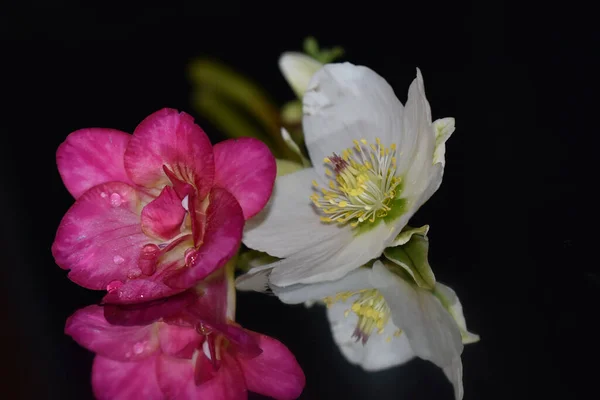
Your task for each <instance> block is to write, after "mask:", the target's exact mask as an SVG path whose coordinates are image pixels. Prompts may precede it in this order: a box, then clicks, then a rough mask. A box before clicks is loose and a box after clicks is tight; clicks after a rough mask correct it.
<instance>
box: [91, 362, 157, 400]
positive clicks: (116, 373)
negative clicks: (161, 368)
mask: <svg viewBox="0 0 600 400" xmlns="http://www.w3.org/2000/svg"><path fill="white" fill-rule="evenodd" d="M156 358H157V357H156V356H154V357H149V358H146V359H144V360H141V361H115V360H111V359H109V358H104V357H101V356H96V358H95V359H94V364H93V366H92V388H93V390H94V396H95V397H96V398H97V399H98V400H138V399H144V400H164V399H166V397H165V395H164V394H163V393H162V391H161V390H160V386H159V385H158V380H157V377H156Z"/></svg>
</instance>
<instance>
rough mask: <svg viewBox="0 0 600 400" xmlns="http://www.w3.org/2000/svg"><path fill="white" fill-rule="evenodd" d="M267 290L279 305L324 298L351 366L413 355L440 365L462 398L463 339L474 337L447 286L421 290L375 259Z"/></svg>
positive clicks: (382, 364)
mask: <svg viewBox="0 0 600 400" xmlns="http://www.w3.org/2000/svg"><path fill="white" fill-rule="evenodd" d="M271 289H272V290H273V292H274V293H275V294H276V295H277V296H278V297H279V298H280V299H281V300H282V301H283V302H284V303H289V304H297V303H303V302H306V301H311V300H322V301H324V302H325V304H327V306H328V309H327V315H328V318H329V321H330V323H331V330H332V333H333V337H334V339H335V341H336V343H337V344H338V346H339V347H340V350H341V351H342V353H343V354H344V356H345V357H346V358H347V359H348V360H349V361H350V362H352V363H353V364H358V365H360V366H361V367H362V368H364V369H365V370H367V371H377V370H382V369H385V368H389V367H392V366H395V365H400V364H403V363H405V362H406V361H408V360H410V359H412V358H413V357H415V356H417V357H420V358H423V359H425V360H429V361H431V362H433V363H434V364H436V365H437V366H439V367H440V368H442V369H443V371H444V373H445V374H446V376H447V377H448V379H449V380H450V381H451V382H452V384H453V386H454V389H455V396H456V398H457V399H461V398H462V393H463V389H462V363H461V360H460V355H461V353H462V349H463V343H472V342H474V341H477V340H479V337H478V336H477V335H474V334H471V333H469V332H468V331H467V329H466V325H465V320H464V316H463V314H462V307H461V305H460V302H459V301H458V298H457V297H456V294H455V293H454V292H453V291H452V289H450V288H449V287H447V286H444V285H442V284H441V283H436V287H435V290H434V291H429V290H425V289H422V288H420V287H418V286H417V285H416V284H414V283H413V282H409V281H408V280H405V279H403V278H401V277H400V276H398V275H396V274H394V273H392V272H391V271H390V270H389V269H388V268H387V267H386V266H384V265H383V264H382V263H381V262H380V261H376V262H375V263H374V265H373V268H359V269H357V270H354V271H352V272H351V273H349V274H348V275H346V276H345V277H344V278H342V279H340V280H337V281H332V282H322V283H316V284H308V285H303V284H298V285H292V286H288V287H278V286H274V285H271ZM461 337H462V340H461Z"/></svg>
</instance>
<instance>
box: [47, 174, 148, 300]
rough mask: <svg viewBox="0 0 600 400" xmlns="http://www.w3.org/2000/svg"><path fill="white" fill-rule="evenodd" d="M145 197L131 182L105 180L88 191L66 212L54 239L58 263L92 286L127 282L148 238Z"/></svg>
mask: <svg viewBox="0 0 600 400" xmlns="http://www.w3.org/2000/svg"><path fill="white" fill-rule="evenodd" d="M139 202H140V197H139V195H138V193H137V192H136V190H135V189H133V188H132V187H131V186H129V185H127V184H125V183H120V182H109V183H103V184H100V185H98V186H94V187H93V188H92V189H90V190H88V191H87V192H85V193H84V194H83V195H82V196H81V197H80V198H79V199H77V201H76V202H75V204H74V205H73V206H72V207H71V208H70V209H69V211H67V213H66V215H65V216H64V217H63V219H62V221H61V223H60V226H59V227H58V231H57V232H56V238H55V240H54V243H53V245H52V254H53V255H54V258H55V260H56V263H57V264H58V265H59V266H60V267H61V268H63V269H70V270H71V271H70V272H69V278H70V279H71V280H72V281H74V282H75V283H77V284H79V285H81V286H84V287H86V288H89V289H105V288H107V286H108V285H109V284H110V283H111V282H114V281H119V282H123V281H125V280H126V279H127V278H128V275H130V274H131V272H132V271H135V270H136V269H137V262H138V259H139V256H140V251H141V249H142V247H143V245H144V244H146V243H147V242H148V240H149V239H148V238H147V237H146V235H144V233H143V232H142V229H141V226H140V217H139V211H138V204H139Z"/></svg>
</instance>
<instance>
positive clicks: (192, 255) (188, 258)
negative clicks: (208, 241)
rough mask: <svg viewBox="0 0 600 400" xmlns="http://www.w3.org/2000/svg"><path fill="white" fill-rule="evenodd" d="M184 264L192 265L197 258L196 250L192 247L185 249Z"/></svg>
mask: <svg viewBox="0 0 600 400" xmlns="http://www.w3.org/2000/svg"><path fill="white" fill-rule="evenodd" d="M184 257H185V265H187V266H188V267H189V266H192V265H194V263H195V262H196V259H197V258H198V251H197V250H196V249H194V248H189V249H187V250H186V251H185V256H184Z"/></svg>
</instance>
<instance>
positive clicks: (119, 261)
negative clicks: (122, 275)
mask: <svg viewBox="0 0 600 400" xmlns="http://www.w3.org/2000/svg"><path fill="white" fill-rule="evenodd" d="M113 262H114V263H115V264H123V262H125V259H124V258H123V257H121V256H119V255H117V256H114V257H113Z"/></svg>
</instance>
